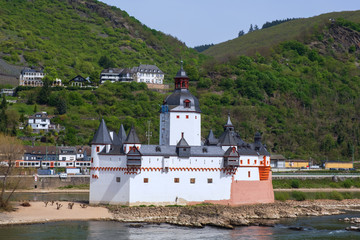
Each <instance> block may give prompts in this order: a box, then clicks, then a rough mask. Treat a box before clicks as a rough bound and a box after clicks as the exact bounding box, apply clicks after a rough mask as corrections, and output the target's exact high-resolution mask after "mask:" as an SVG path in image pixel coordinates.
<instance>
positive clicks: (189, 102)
mask: <svg viewBox="0 0 360 240" xmlns="http://www.w3.org/2000/svg"><path fill="white" fill-rule="evenodd" d="M190 106H191V101H190V100H189V99H186V100H185V101H184V107H185V108H190Z"/></svg>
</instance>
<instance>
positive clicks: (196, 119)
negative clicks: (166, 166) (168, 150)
mask: <svg viewBox="0 0 360 240" xmlns="http://www.w3.org/2000/svg"><path fill="white" fill-rule="evenodd" d="M182 133H184V138H185V140H186V141H187V143H188V144H189V145H190V146H201V114H200V113H194V112H170V145H176V144H177V143H178V142H179V141H180V139H181V136H182Z"/></svg>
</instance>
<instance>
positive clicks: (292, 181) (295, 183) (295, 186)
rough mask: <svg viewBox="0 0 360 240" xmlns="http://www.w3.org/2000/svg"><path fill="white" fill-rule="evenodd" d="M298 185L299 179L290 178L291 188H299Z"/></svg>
mask: <svg viewBox="0 0 360 240" xmlns="http://www.w3.org/2000/svg"><path fill="white" fill-rule="evenodd" d="M299 186H300V182H299V179H293V180H291V187H292V188H299Z"/></svg>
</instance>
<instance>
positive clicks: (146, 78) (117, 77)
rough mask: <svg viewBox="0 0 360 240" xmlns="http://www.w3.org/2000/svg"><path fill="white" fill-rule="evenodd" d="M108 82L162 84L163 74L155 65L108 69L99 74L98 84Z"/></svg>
mask: <svg viewBox="0 0 360 240" xmlns="http://www.w3.org/2000/svg"><path fill="white" fill-rule="evenodd" d="M106 81H109V82H133V81H135V82H144V83H151V84H163V82H164V73H163V72H162V71H161V70H160V69H159V68H158V67H157V66H155V65H144V64H140V66H139V67H133V68H131V69H129V68H109V69H104V70H103V71H102V72H101V74H100V83H104V82H106Z"/></svg>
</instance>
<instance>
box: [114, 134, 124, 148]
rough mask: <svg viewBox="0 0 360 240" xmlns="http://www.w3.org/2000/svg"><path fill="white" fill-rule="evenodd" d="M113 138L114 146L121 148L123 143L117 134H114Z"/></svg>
mask: <svg viewBox="0 0 360 240" xmlns="http://www.w3.org/2000/svg"><path fill="white" fill-rule="evenodd" d="M112 137H113V139H112V142H113V145H114V146H121V145H122V142H121V141H120V138H119V136H118V135H117V134H116V133H113V135H112Z"/></svg>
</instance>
